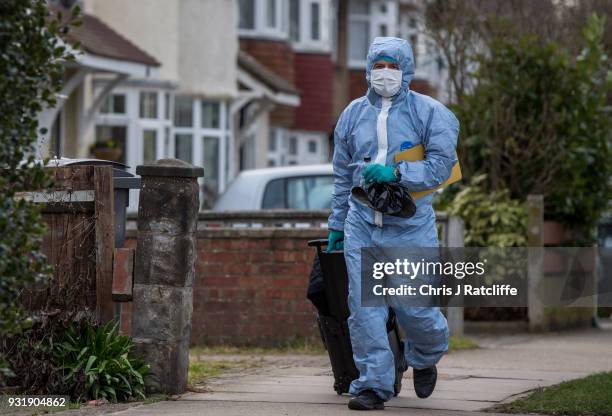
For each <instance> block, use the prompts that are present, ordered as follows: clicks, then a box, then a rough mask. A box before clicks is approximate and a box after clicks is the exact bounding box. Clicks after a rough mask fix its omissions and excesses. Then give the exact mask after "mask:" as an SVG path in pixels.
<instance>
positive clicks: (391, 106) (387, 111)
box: [328, 37, 459, 400]
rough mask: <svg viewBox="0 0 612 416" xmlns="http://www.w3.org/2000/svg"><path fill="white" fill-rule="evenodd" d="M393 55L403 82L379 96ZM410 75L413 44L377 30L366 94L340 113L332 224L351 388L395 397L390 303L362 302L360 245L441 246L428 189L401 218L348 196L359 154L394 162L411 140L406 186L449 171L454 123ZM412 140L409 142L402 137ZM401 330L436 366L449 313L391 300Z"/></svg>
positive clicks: (412, 352) (411, 355) (419, 186)
mask: <svg viewBox="0 0 612 416" xmlns="http://www.w3.org/2000/svg"><path fill="white" fill-rule="evenodd" d="M382 57H385V58H387V59H388V57H391V58H392V59H393V60H395V61H396V62H397V63H398V64H399V69H400V70H401V71H402V86H401V89H400V91H399V92H398V93H397V94H396V95H395V96H393V97H390V98H383V97H381V96H380V95H378V94H377V93H376V92H375V91H374V89H373V88H372V86H371V84H370V71H371V70H372V66H373V65H374V63H375V62H376V61H377V60H379V59H380V58H382ZM413 76H414V59H413V55H412V49H411V48H410V45H409V44H408V42H407V41H405V40H403V39H399V38H392V37H378V38H376V39H375V40H374V42H373V43H372V45H371V46H370V49H369V51H368V55H367V67H366V79H367V81H368V86H369V88H368V91H367V93H366V95H365V96H363V97H361V98H358V99H356V100H354V101H353V102H351V103H350V104H349V105H348V107H346V109H345V110H344V111H343V112H342V114H341V115H340V118H339V120H338V123H337V124H336V129H335V132H334V145H335V148H334V157H333V169H334V192H333V199H332V213H331V215H330V217H329V222H328V227H329V229H330V230H337V231H344V256H345V260H346V265H347V269H348V274H349V309H350V311H351V315H350V317H349V320H348V325H349V329H350V334H351V342H352V345H353V358H354V360H355V364H356V366H357V369H358V370H359V374H360V376H359V378H358V379H357V380H354V381H353V382H352V383H351V387H350V391H349V392H350V393H351V394H353V395H357V394H359V393H360V392H361V391H363V390H367V389H370V390H374V391H375V392H376V393H377V394H378V395H379V396H380V397H381V398H382V399H383V400H389V399H390V398H391V397H392V396H393V383H394V380H395V367H394V360H393V355H392V352H391V349H390V347H389V341H388V338H387V330H386V322H387V318H388V314H389V309H388V308H387V307H362V306H361V303H360V299H361V296H360V294H361V281H360V279H361V274H360V265H361V250H360V249H361V248H362V247H438V244H439V243H438V233H437V228H436V222H435V213H434V210H433V208H432V205H431V200H432V194H429V195H427V196H424V197H422V198H419V199H417V200H416V201H415V202H416V207H417V210H416V214H415V215H414V216H413V217H411V218H408V219H406V218H399V217H394V216H389V215H383V214H382V213H379V212H375V211H373V210H372V209H370V208H369V207H368V206H366V205H365V204H363V203H361V202H359V201H357V200H355V199H354V198H351V197H350V191H351V188H352V187H353V186H359V184H360V179H361V172H362V171H363V168H364V164H363V163H362V162H363V160H364V157H366V156H369V157H371V158H372V163H380V164H383V165H393V164H394V160H393V157H394V155H395V153H397V152H399V151H400V148H402V150H403V149H404V148H405V147H407V146H410V145H417V144H423V146H424V147H425V159H424V160H423V161H418V162H406V161H402V162H400V163H399V164H397V168H398V169H399V171H400V173H401V179H400V183H401V184H402V185H403V186H405V187H406V188H408V190H409V191H423V190H427V189H432V188H435V187H437V186H438V185H440V184H442V183H443V182H444V181H445V180H446V179H447V178H448V177H449V176H450V173H451V169H452V167H453V165H454V164H455V162H456V161H457V157H456V152H455V148H456V144H457V136H458V133H459V122H458V121H457V119H456V117H455V116H454V115H453V113H452V112H451V111H450V110H448V109H447V108H446V107H444V105H442V104H441V103H439V102H438V101H436V100H434V99H433V98H430V97H428V96H425V95H421V94H418V93H416V92H414V91H410V90H409V89H408V85H409V83H410V81H411V79H412V77H413ZM406 142H411V143H406ZM393 309H394V311H395V314H396V316H397V318H398V321H399V324H400V325H401V326H402V328H403V329H404V331H405V332H406V339H405V340H404V343H405V355H406V360H407V362H408V364H409V365H410V366H412V367H413V368H416V369H423V368H428V367H431V366H433V365H435V364H436V363H437V362H438V361H439V360H440V358H441V357H442V356H443V355H444V354H445V353H446V351H447V350H448V326H447V322H446V318H445V317H444V315H442V313H441V312H440V309H439V308H436V307H427V308H426V307H406V306H404V307H394V308H393Z"/></svg>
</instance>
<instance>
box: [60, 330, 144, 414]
mask: <svg viewBox="0 0 612 416" xmlns="http://www.w3.org/2000/svg"><path fill="white" fill-rule="evenodd" d="M133 345H134V344H133V343H132V341H131V339H130V338H129V337H127V336H125V335H121V334H120V333H119V331H118V324H117V323H116V322H113V321H111V322H109V323H107V324H105V325H102V326H94V325H92V324H87V325H85V327H84V328H82V329H78V328H76V327H74V326H72V327H70V328H69V329H68V330H67V331H66V332H65V334H64V337H63V339H62V340H61V341H60V342H59V343H58V344H56V345H55V346H54V357H55V360H56V361H57V362H58V364H59V366H60V367H61V368H62V369H63V371H64V373H65V374H64V381H65V382H66V384H68V385H72V386H73V398H74V399H76V400H82V399H99V398H105V399H107V400H109V401H112V402H116V401H126V400H130V399H144V397H145V387H144V378H145V377H146V376H147V374H148V372H149V366H148V364H146V363H145V362H144V361H142V360H141V359H138V358H134V357H133V356H132V354H131V350H132V347H133Z"/></svg>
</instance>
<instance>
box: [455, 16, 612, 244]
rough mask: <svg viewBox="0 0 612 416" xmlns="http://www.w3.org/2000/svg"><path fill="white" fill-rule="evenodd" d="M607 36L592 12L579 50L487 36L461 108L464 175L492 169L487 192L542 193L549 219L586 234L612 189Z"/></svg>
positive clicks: (611, 88) (508, 36) (528, 39)
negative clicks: (572, 51)
mask: <svg viewBox="0 0 612 416" xmlns="http://www.w3.org/2000/svg"><path fill="white" fill-rule="evenodd" d="M602 35H603V19H599V18H597V17H595V16H593V17H592V18H591V19H590V20H589V22H588V24H587V26H586V27H585V29H584V36H583V46H584V48H583V51H582V53H581V54H580V55H579V56H577V57H574V56H571V55H570V54H569V52H567V50H566V49H564V48H563V47H561V46H560V45H557V44H554V43H547V44H543V43H542V42H541V40H540V39H539V38H538V37H536V36H514V35H512V33H509V34H506V35H499V36H493V37H491V38H487V39H483V42H484V45H483V46H485V47H483V48H480V50H481V51H484V52H482V53H481V54H480V55H479V56H478V57H477V60H478V70H477V72H476V75H475V77H476V86H475V88H474V89H473V90H472V91H471V92H470V93H469V94H466V95H465V96H464V97H463V102H461V103H459V105H457V106H456V111H457V114H458V116H459V119H460V120H461V124H462V138H461V140H460V149H459V155H460V157H461V159H462V167H463V168H464V171H465V173H466V176H475V175H480V174H486V180H484V181H482V182H481V183H480V186H481V188H482V190H483V191H484V192H489V191H490V192H491V193H497V192H502V193H503V192H508V193H509V198H511V199H517V200H525V198H526V196H527V195H528V194H531V193H534V194H543V195H544V196H545V201H546V204H547V206H546V215H547V217H548V218H550V219H554V220H558V221H562V222H564V223H566V224H569V225H570V226H572V227H574V228H576V227H580V228H582V229H583V230H584V234H589V232H590V231H591V230H592V229H593V227H594V225H595V224H596V223H597V221H598V220H599V217H600V216H601V214H602V212H603V211H604V210H605V209H606V208H607V205H608V202H609V200H610V198H611V196H612V188H611V186H610V180H609V179H610V177H611V176H612V163H610V160H612V146H611V143H610V127H611V124H610V123H611V120H610V119H611V117H610V116H609V114H606V113H605V112H604V107H605V103H606V96H607V94H608V93H610V92H611V91H612V76H611V73H610V70H609V69H610V63H609V61H608V60H607V56H606V54H605V52H604V50H603V46H602ZM506 190H507V191H506ZM502 199H503V198H502Z"/></svg>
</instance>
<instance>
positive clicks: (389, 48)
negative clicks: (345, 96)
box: [366, 37, 414, 90]
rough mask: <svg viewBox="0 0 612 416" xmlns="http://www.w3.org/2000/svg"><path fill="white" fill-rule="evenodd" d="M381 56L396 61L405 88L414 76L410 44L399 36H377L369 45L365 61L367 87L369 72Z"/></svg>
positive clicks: (404, 88)
mask: <svg viewBox="0 0 612 416" xmlns="http://www.w3.org/2000/svg"><path fill="white" fill-rule="evenodd" d="M382 57H389V58H393V59H395V60H396V61H397V63H398V65H399V69H400V70H401V71H402V90H407V89H408V85H409V84H410V81H411V80H412V77H414V56H413V55H412V48H411V47H410V44H409V43H408V42H407V41H406V40H404V39H400V38H393V37H377V38H375V39H374V42H372V44H371V45H370V49H369V50H368V56H367V58H366V59H367V62H366V80H367V81H368V87H370V88H371V87H372V85H371V83H370V73H371V71H372V67H373V66H374V62H376V61H378V60H379V59H380V58H382Z"/></svg>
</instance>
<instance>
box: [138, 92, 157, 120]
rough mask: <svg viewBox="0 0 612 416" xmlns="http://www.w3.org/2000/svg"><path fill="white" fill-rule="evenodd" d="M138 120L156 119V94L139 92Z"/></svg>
mask: <svg viewBox="0 0 612 416" xmlns="http://www.w3.org/2000/svg"><path fill="white" fill-rule="evenodd" d="M140 118H157V93H156V92H145V91H141V92H140Z"/></svg>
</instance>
